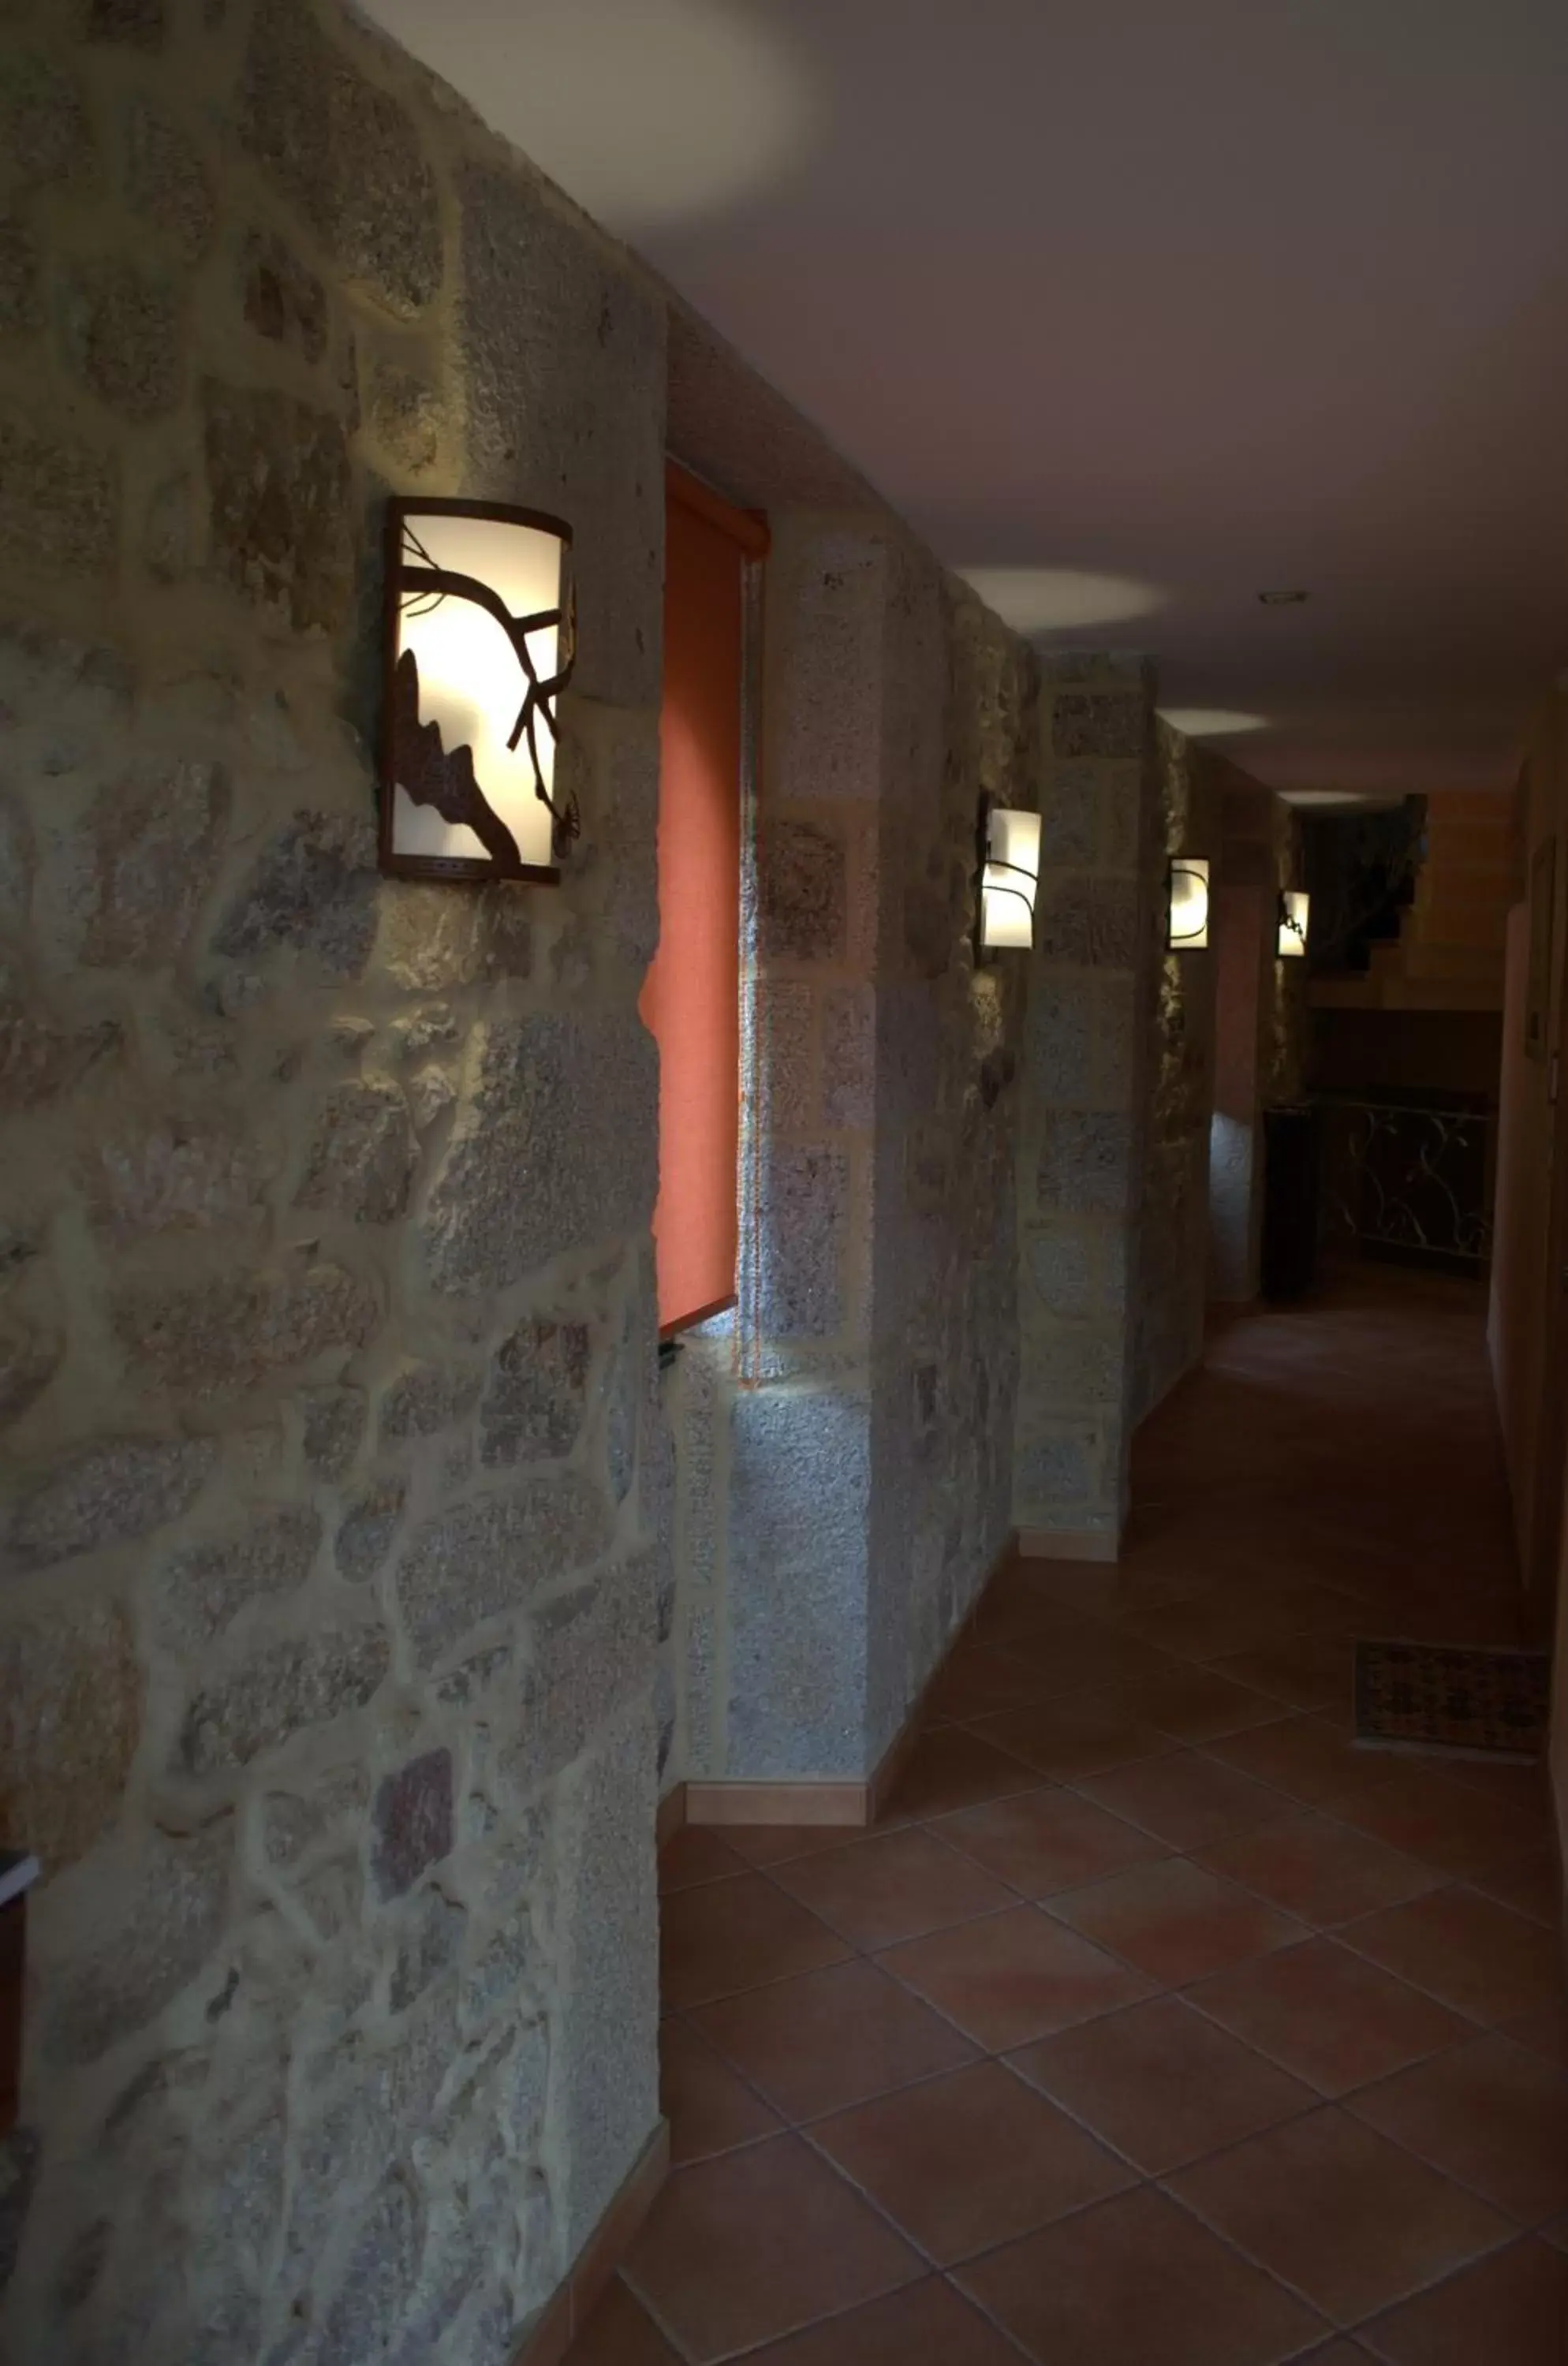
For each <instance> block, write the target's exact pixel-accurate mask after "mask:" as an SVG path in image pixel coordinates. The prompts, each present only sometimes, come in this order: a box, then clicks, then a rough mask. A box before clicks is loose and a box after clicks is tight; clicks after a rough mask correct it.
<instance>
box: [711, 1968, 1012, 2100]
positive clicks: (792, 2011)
mask: <svg viewBox="0 0 1568 2366" xmlns="http://www.w3.org/2000/svg"><path fill="white" fill-rule="evenodd" d="M692 2020H693V2026H694V2028H695V2029H696V2030H697V2032H698V2033H699V2034H700V2035H701V2036H703V2037H705V2038H706V2039H707V2041H708V2042H709V2044H710V2045H714V2046H716V2048H717V2050H718V2051H719V2053H720V2054H722V2055H723V2056H724V2057H725V2060H726V2061H727V2062H729V2063H732V2064H733V2065H734V2067H735V2068H736V2069H737V2070H738V2071H739V2073H740V2075H741V2077H742V2078H743V2079H746V2080H747V2081H748V2082H749V2083H750V2085H751V2086H753V2087H756V2088H758V2089H760V2090H761V2092H762V2094H763V2095H765V2096H766V2097H767V2099H768V2101H770V2102H771V2103H773V2104H775V2105H776V2106H777V2108H778V2109H779V2110H780V2111H781V2112H783V2113H784V2116H785V2117H786V2118H787V2119H790V2120H795V2121H798V2120H814V2119H818V2118H820V2117H821V2116H822V2114H823V2113H826V2112H840V2111H843V2110H844V2109H845V2108H846V2107H847V2106H848V2105H849V2104H851V2103H859V2102H863V2101H865V2100H866V2098H867V2097H868V2096H871V2095H879V2094H881V2093H882V2092H883V2091H884V2090H885V2089H886V2088H888V2087H902V2086H907V2085H908V2082H909V2080H910V2079H925V2078H929V2077H930V2076H931V2073H932V2072H933V2071H937V2070H952V2069H955V2068H956V2067H957V2066H958V2065H959V2064H960V2063H962V2062H967V2061H969V2060H970V2059H971V2058H972V2056H973V2052H974V2049H973V2047H972V2046H970V2045H968V2044H967V2043H966V2042H965V2041H964V2038H962V2037H960V2035H959V2034H958V2032H957V2031H956V2030H955V2029H952V2028H950V2027H949V2026H948V2024H947V2022H945V2021H942V2019H940V2018H939V2016H938V2015H937V2014H936V2013H934V2012H931V2011H928V2010H927V2008H926V2007H925V2006H924V2005H923V2004H920V2003H919V2002H918V2001H917V2000H916V1999H915V1998H914V1997H912V1996H910V1995H909V1994H908V1991H907V1990H906V1989H901V1988H900V1987H899V1986H898V1984H897V1981H896V1980H892V1979H889V1977H887V1974H886V1972H883V1971H879V1970H878V1969H877V1967H876V1966H875V1965H874V1964H867V1963H863V1962H855V1963H849V1964H836V1965H834V1966H832V1967H831V1968H830V1969H829V1970H827V1971H822V1972H807V1973H806V1974H805V1975H804V1976H803V1977H801V1978H799V1979H794V1980H777V1981H774V1982H773V1984H772V1985H771V1986H770V1987H768V1988H762V1989H751V1990H750V1991H749V1992H748V1993H747V1994H746V1995H744V1996H737V1997H727V1998H726V1999H724V2000H723V2001H722V2002H721V2003H718V2004H712V2005H707V2006H705V2007H704V2008H703V2010H702V2011H700V2012H696V2013H694V2015H693V2016H692Z"/></svg>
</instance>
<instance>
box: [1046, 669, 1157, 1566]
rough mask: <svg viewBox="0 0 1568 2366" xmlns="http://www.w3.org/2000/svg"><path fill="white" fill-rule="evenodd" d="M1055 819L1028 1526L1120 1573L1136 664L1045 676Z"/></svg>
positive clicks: (1134, 1037) (1147, 971)
mask: <svg viewBox="0 0 1568 2366" xmlns="http://www.w3.org/2000/svg"><path fill="white" fill-rule="evenodd" d="M1042 670H1043V684H1042V693H1041V701H1040V742H1041V750H1042V761H1041V770H1042V786H1041V794H1040V807H1041V812H1042V814H1043V829H1042V836H1041V879H1040V898H1039V903H1038V906H1037V908H1036V917H1035V929H1034V953H1033V957H1032V965H1031V972H1032V974H1031V978H1030V994H1029V1016H1028V1026H1027V1033H1026V1039H1025V1049H1024V1060H1023V1074H1022V1117H1021V1135H1020V1144H1019V1181H1018V1241H1019V1267H1020V1282H1019V1356H1020V1369H1019V1398H1018V1415H1017V1424H1016V1453H1015V1462H1014V1470H1013V1518H1014V1524H1015V1526H1016V1527H1017V1528H1018V1529H1019V1530H1020V1532H1021V1535H1022V1536H1023V1538H1024V1541H1025V1549H1031V1547H1032V1546H1036V1547H1038V1549H1042V1550H1050V1551H1075V1552H1077V1551H1081V1552H1084V1553H1086V1554H1089V1555H1091V1556H1095V1557H1101V1558H1106V1559H1110V1558H1112V1557H1113V1556H1114V1553H1115V1550H1116V1547H1117V1543H1118V1540H1119V1538H1120V1535H1121V1529H1122V1520H1123V1518H1124V1517H1125V1514H1126V1509H1127V1485H1128V1453H1129V1447H1130V1443H1131V1433H1132V1425H1133V1421H1134V1416H1135V1410H1136V1400H1135V1394H1134V1388H1135V1371H1134V1335H1135V1293H1136V1287H1137V1281H1138V1274H1139V1266H1138V1232H1139V1215H1140V1211H1141V1205H1142V1200H1143V1190H1144V1179H1143V1178H1144V1170H1145V1155H1146V1141H1147V1104H1148V1082H1147V1078H1148V1062H1149V1053H1150V1046H1151V1042H1152V1041H1153V1038H1154V1033H1155V1029H1154V1010H1155V988H1156V952H1157V944H1158V930H1159V925H1160V923H1159V902H1160V897H1159V895H1158V894H1157V893H1156V873H1158V874H1159V875H1160V876H1162V877H1163V856H1162V854H1161V852H1160V846H1159V841H1160V836H1161V825H1160V812H1159V800H1160V775H1159V769H1158V765H1157V762H1156V743H1155V717H1154V681H1153V674H1152V671H1151V670H1150V669H1148V668H1147V667H1146V666H1144V665H1141V664H1140V663H1139V662H1137V661H1136V660H1120V659H1096V658H1062V659H1053V660H1051V661H1050V662H1049V663H1048V664H1046V665H1043V669H1042Z"/></svg>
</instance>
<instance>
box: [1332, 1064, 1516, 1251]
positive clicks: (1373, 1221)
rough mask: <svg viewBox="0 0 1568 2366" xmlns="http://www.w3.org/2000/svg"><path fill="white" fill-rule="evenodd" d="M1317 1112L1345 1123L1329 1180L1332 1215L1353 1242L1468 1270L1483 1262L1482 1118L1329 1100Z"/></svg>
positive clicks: (1476, 1113)
mask: <svg viewBox="0 0 1568 2366" xmlns="http://www.w3.org/2000/svg"><path fill="white" fill-rule="evenodd" d="M1325 1107H1326V1108H1327V1109H1328V1110H1330V1111H1337V1112H1338V1113H1339V1114H1340V1116H1341V1117H1342V1118H1343V1119H1344V1121H1345V1132H1344V1136H1343V1142H1344V1149H1345V1154H1346V1155H1345V1157H1344V1160H1343V1162H1339V1161H1331V1163H1330V1172H1331V1174H1332V1175H1333V1176H1334V1177H1335V1182H1336V1186H1337V1188H1335V1189H1334V1198H1335V1200H1336V1202H1337V1211H1338V1214H1339V1216H1340V1218H1341V1220H1342V1221H1343V1222H1344V1224H1345V1226H1346V1228H1347V1229H1348V1231H1350V1232H1352V1233H1354V1234H1355V1235H1356V1237H1357V1238H1358V1239H1359V1241H1361V1242H1362V1243H1363V1244H1364V1245H1367V1246H1369V1247H1374V1248H1375V1247H1384V1248H1395V1249H1403V1250H1406V1251H1410V1252H1412V1253H1415V1254H1417V1255H1423V1256H1433V1257H1462V1258H1465V1259H1467V1260H1470V1261H1473V1262H1474V1263H1476V1264H1481V1263H1483V1262H1484V1261H1485V1259H1486V1258H1487V1257H1489V1256H1490V1255H1491V1253H1492V1218H1491V1214H1490V1212H1489V1211H1488V1210H1487V1209H1486V1207H1485V1206H1484V1204H1483V1200H1484V1191H1485V1182H1484V1177H1485V1171H1486V1136H1487V1127H1488V1122H1489V1121H1488V1119H1487V1117H1486V1115H1485V1113H1484V1112H1483V1111H1481V1110H1435V1109H1421V1108H1410V1107H1407V1106H1404V1105H1402V1104H1400V1103H1397V1102H1380V1101H1348V1100H1339V1099H1337V1098H1336V1099H1333V1100H1330V1101H1328V1102H1327V1103H1326V1104H1325Z"/></svg>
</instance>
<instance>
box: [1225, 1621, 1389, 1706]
mask: <svg viewBox="0 0 1568 2366" xmlns="http://www.w3.org/2000/svg"><path fill="white" fill-rule="evenodd" d="M1208 1665H1209V1668H1210V1671H1211V1673H1213V1674H1214V1675H1216V1676H1228V1677H1229V1678H1230V1680H1231V1681H1232V1683H1233V1684H1250V1685H1252V1686H1253V1687H1254V1688H1255V1689H1256V1690H1257V1691H1258V1692H1260V1693H1272V1694H1273V1695H1274V1696H1276V1697H1277V1698H1278V1699H1280V1700H1282V1701H1287V1702H1289V1703H1291V1704H1292V1706H1293V1707H1296V1708H1337V1709H1339V1710H1341V1711H1342V1712H1343V1713H1344V1714H1345V1715H1346V1716H1348V1715H1349V1713H1350V1707H1351V1689H1350V1688H1351V1681H1352V1675H1353V1671H1354V1666H1355V1655H1354V1652H1353V1650H1352V1647H1351V1645H1350V1643H1349V1641H1348V1639H1345V1638H1344V1637H1341V1636H1337V1635H1292V1636H1290V1637H1288V1638H1287V1639H1285V1640H1284V1641H1283V1642H1278V1643H1263V1644H1259V1645H1258V1646H1257V1647H1256V1648H1255V1649H1253V1650H1250V1651H1235V1652H1230V1653H1227V1654H1226V1655H1225V1657H1224V1658H1223V1659H1219V1660H1213V1661H1211V1662H1209V1663H1208Z"/></svg>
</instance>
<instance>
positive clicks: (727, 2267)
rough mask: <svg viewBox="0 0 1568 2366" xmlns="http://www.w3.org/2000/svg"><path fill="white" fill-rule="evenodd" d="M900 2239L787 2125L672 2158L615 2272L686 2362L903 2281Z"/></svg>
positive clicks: (722, 2354)
mask: <svg viewBox="0 0 1568 2366" xmlns="http://www.w3.org/2000/svg"><path fill="white" fill-rule="evenodd" d="M919 2272H920V2263H919V2259H918V2258H917V2257H916V2255H915V2253H914V2252H913V2251H911V2250H910V2248H909V2247H908V2244H907V2243H905V2242H903V2241H902V2240H901V2239H900V2238H899V2236H897V2235H895V2234H894V2232H893V2231H892V2229H891V2227H889V2226H887V2225H885V2224H884V2222H883V2221H882V2220H881V2219H880V2218H879V2217H878V2216H877V2215H876V2214H875V2213H874V2211H873V2210H872V2209H870V2208H869V2206H868V2205H867V2204H866V2203H863V2201H862V2200H861V2198H860V2196H859V2195H858V2194H857V2193H855V2192H854V2191H852V2189H851V2188H850V2187H849V2186H847V2185H846V2184H845V2183H844V2181H843V2180H842V2178H840V2176H838V2175H837V2173H836V2172H835V2171H834V2170H833V2169H829V2166H828V2164H827V2162H826V2161H824V2160H822V2159H821V2158H819V2157H818V2155H817V2154H816V2153H814V2152H813V2151H812V2150H811V2148H810V2146H808V2145H806V2144H804V2143H803V2142H802V2141H801V2139H800V2138H799V2137H798V2136H775V2137H774V2138H773V2142H772V2143H771V2144H763V2145H753V2146H750V2148H749V2149H748V2150H747V2151H745V2152H738V2153H729V2154H727V2155H726V2157H725V2158H724V2159H722V2160H712V2161H705V2162H704V2163H703V2164H702V2165H701V2167H699V2168H696V2169H680V2170H678V2171H677V2172H676V2174H675V2175H674V2176H673V2177H672V2178H671V2180H670V2181H669V2183H668V2184H667V2185H666V2186H665V2188H664V2191H662V2193H660V2197H659V2199H658V2201H657V2202H656V2203H654V2205H653V2209H652V2211H651V2213H650V2214H649V2219H648V2223H647V2225H645V2226H644V2227H643V2230H642V2232H641V2234H640V2235H639V2236H637V2241H636V2242H635V2243H634V2244H633V2246H632V2249H631V2253H630V2256H629V2257H628V2259H626V2266H625V2275H626V2282H627V2283H629V2284H630V2286H631V2288H632V2290H633V2292H634V2293H636V2295H637V2298H638V2299H639V2300H640V2301H642V2303H643V2304H644V2305H645V2306H646V2307H647V2308H648V2309H649V2313H650V2314H651V2315H653V2316H654V2317H656V2318H657V2320H658V2322H659V2323H660V2325H661V2326H662V2327H665V2328H666V2330H667V2331H668V2332H669V2333H670V2334H671V2337H672V2338H673V2339H674V2340H675V2342H676V2344H677V2345H678V2347H679V2348H680V2349H682V2350H683V2351H684V2353H685V2355H686V2357H687V2359H688V2360H692V2361H694V2366H705V2361H707V2360H712V2359H717V2358H727V2357H728V2356H729V2355H730V2354H731V2352H732V2351H734V2350H737V2349H751V2348H755V2347H757V2346H758V2345H760V2344H761V2343H762V2342H764V2341H776V2340H778V2339H779V2338H781V2336H782V2335H784V2334H786V2333H793V2332H795V2330H796V2329H797V2328H798V2327H801V2326H803V2325H809V2324H811V2323H812V2322H813V2321H814V2320H815V2319H816V2318H818V2317H819V2316H829V2315H833V2314H835V2313H836V2312H838V2311H840V2310H842V2309H847V2308H853V2307H855V2306H856V2305H857V2304H859V2303H860V2302H862V2301H868V2300H874V2299H875V2298H876V2297H877V2296H878V2295H879V2294H880V2293H886V2292H892V2291H895V2290H897V2287H898V2286H899V2285H900V2284H905V2283H912V2282H914V2281H915V2280H916V2278H917V2277H918V2276H919Z"/></svg>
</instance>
